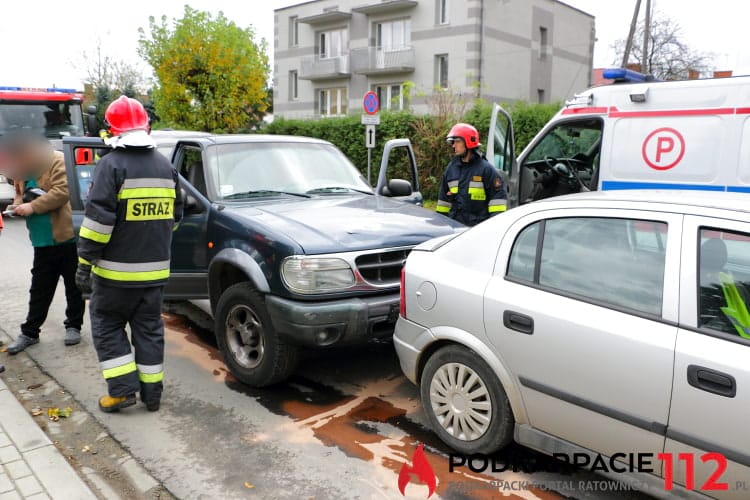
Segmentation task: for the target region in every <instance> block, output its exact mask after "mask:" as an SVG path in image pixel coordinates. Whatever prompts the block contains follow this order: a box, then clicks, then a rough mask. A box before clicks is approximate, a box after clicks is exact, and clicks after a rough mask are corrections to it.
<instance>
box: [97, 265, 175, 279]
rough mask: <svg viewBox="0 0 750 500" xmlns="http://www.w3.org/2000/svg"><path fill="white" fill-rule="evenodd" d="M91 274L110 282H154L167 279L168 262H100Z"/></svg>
mask: <svg viewBox="0 0 750 500" xmlns="http://www.w3.org/2000/svg"><path fill="white" fill-rule="evenodd" d="M91 272H92V273H94V274H96V275H97V276H99V277H101V278H105V279H108V280H112V281H156V280H163V279H167V278H169V261H168V260H162V261H157V262H112V261H109V260H100V261H99V262H97V263H96V265H95V266H94V267H93V269H92V270H91Z"/></svg>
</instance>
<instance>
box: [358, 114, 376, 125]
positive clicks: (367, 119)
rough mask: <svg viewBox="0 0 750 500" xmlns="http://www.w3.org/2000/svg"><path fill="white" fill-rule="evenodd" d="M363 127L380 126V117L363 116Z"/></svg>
mask: <svg viewBox="0 0 750 500" xmlns="http://www.w3.org/2000/svg"><path fill="white" fill-rule="evenodd" d="M362 125H380V115H362Z"/></svg>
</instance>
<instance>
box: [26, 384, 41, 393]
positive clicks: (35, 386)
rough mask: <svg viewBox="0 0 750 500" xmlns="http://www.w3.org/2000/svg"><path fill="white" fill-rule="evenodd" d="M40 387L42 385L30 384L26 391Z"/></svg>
mask: <svg viewBox="0 0 750 500" xmlns="http://www.w3.org/2000/svg"><path fill="white" fill-rule="evenodd" d="M41 386H42V384H31V385H30V386H28V387H27V388H26V389H27V390H29V391H33V390H34V389H39V388H40V387H41Z"/></svg>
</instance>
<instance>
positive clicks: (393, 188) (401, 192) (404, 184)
mask: <svg viewBox="0 0 750 500" xmlns="http://www.w3.org/2000/svg"><path fill="white" fill-rule="evenodd" d="M412 193H413V191H412V189H411V182H409V181H406V180H404V179H391V180H390V181H388V185H387V186H386V187H385V188H383V196H390V197H398V196H411V194H412Z"/></svg>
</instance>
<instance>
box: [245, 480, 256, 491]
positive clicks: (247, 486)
mask: <svg viewBox="0 0 750 500" xmlns="http://www.w3.org/2000/svg"><path fill="white" fill-rule="evenodd" d="M245 488H247V489H248V490H251V489H253V488H255V486H253V485H252V484H250V483H248V482H247V481H245Z"/></svg>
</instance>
